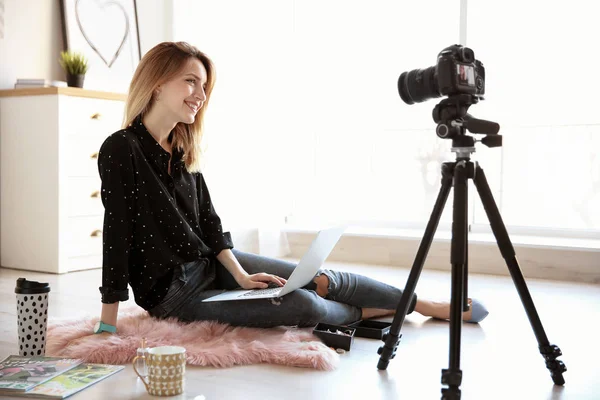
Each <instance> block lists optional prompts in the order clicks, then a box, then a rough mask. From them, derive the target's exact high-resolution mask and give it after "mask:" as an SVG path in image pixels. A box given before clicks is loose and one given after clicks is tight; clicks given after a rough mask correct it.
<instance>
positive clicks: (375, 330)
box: [348, 319, 392, 340]
mask: <svg viewBox="0 0 600 400" xmlns="http://www.w3.org/2000/svg"><path fill="white" fill-rule="evenodd" d="M391 326H392V323H391V322H382V321H371V320H369V319H365V320H362V321H357V322H354V323H352V324H350V325H348V327H349V328H354V329H356V333H355V334H354V335H355V336H358V337H364V338H369V339H379V340H381V339H382V338H383V335H385V334H386V333H389V332H390V328H391Z"/></svg>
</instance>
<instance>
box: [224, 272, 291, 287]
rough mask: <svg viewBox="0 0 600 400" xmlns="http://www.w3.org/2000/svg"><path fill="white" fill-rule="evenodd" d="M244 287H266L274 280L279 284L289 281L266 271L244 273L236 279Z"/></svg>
mask: <svg viewBox="0 0 600 400" xmlns="http://www.w3.org/2000/svg"><path fill="white" fill-rule="evenodd" d="M236 281H237V283H238V284H239V285H240V286H241V288H242V289H265V288H267V287H268V286H269V282H273V283H274V284H276V285H278V286H283V285H285V283H286V282H287V281H286V280H285V279H283V278H281V277H279V276H277V275H271V274H267V273H264V272H261V273H258V274H252V275H242V276H241V277H239V278H238V279H236Z"/></svg>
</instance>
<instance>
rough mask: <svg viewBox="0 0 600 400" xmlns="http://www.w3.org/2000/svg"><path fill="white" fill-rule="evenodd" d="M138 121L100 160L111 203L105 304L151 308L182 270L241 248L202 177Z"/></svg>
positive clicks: (110, 142)
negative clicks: (177, 270)
mask: <svg viewBox="0 0 600 400" xmlns="http://www.w3.org/2000/svg"><path fill="white" fill-rule="evenodd" d="M182 156H183V154H182V152H181V151H179V150H177V149H173V156H172V159H171V174H170V175H169V173H168V169H167V167H168V164H169V159H170V158H171V155H170V154H169V153H168V152H167V151H166V150H164V149H163V148H162V147H161V146H160V145H159V144H158V142H157V141H156V140H155V139H154V138H153V137H152V135H150V133H149V132H148V131H147V129H146V128H145V127H144V125H143V124H142V122H141V119H140V118H139V117H138V119H136V120H135V121H134V122H133V124H132V125H130V126H129V127H128V128H126V129H123V130H120V131H117V132H115V133H113V134H112V135H110V136H109V137H108V138H107V139H106V140H105V141H104V143H103V144H102V146H101V148H100V152H99V155H98V170H99V172H100V178H101V180H102V190H101V198H102V203H103V205H104V229H103V242H102V246H103V259H102V286H101V287H100V293H101V295H102V302H103V303H114V302H117V301H126V300H128V299H129V292H128V287H127V286H128V285H130V286H131V289H132V290H133V293H134V296H135V301H136V303H137V304H138V305H140V306H141V307H143V308H144V309H146V310H149V309H151V308H153V307H154V306H156V305H158V304H159V303H160V300H161V299H162V298H163V297H164V296H165V295H166V293H167V290H168V288H169V285H170V283H171V279H172V276H173V269H174V267H175V266H177V265H180V264H182V263H185V262H189V261H194V260H197V259H199V258H201V257H211V256H216V255H217V254H219V253H220V252H221V250H223V249H231V248H233V243H232V240H231V235H230V233H229V232H223V230H222V227H221V220H220V218H219V216H218V215H217V213H216V212H215V208H214V206H213V204H212V202H211V199H210V195H209V193H208V188H207V186H206V182H205V181H204V177H203V175H202V173H200V172H198V173H189V172H188V171H187V170H186V168H185V164H184V162H183V160H182Z"/></svg>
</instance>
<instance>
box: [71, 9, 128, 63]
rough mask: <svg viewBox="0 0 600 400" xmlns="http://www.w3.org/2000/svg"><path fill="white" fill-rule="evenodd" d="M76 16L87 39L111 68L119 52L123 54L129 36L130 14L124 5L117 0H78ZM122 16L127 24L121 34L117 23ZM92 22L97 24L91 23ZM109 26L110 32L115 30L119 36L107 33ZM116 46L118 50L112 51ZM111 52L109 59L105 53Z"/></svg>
mask: <svg viewBox="0 0 600 400" xmlns="http://www.w3.org/2000/svg"><path fill="white" fill-rule="evenodd" d="M93 8H95V9H93ZM75 18H76V19H77V25H78V26H79V30H80V31H81V34H82V35H83V37H84V38H85V41H86V42H88V44H89V45H90V47H91V48H92V50H94V51H95V52H96V54H98V56H99V57H100V58H101V59H102V61H104V63H105V64H106V66H108V68H110V67H111V66H112V65H113V63H114V62H115V61H116V60H117V58H118V57H119V54H121V51H122V50H123V46H124V45H125V41H126V40H127V36H129V16H128V15H127V11H125V8H123V5H122V4H120V3H117V2H115V1H106V2H103V3H98V2H97V1H90V0H76V1H75ZM122 18H123V19H124V22H125V24H124V25H123V27H124V30H123V35H122V36H121V35H119V34H118V32H120V29H118V28H117V26H118V25H117V23H118V20H121V19H122ZM82 19H83V22H82ZM92 22H93V23H94V24H95V26H92V25H91V23H92ZM84 25H86V28H84ZM94 28H96V29H94ZM107 28H108V29H109V30H110V31H109V32H115V33H116V34H117V36H115V35H110V34H107V31H106V29H107ZM86 30H87V31H86ZM90 36H93V37H94V39H95V40H96V43H94V42H93V41H92V39H91V38H90ZM119 42H120V43H119ZM117 44H118V46H117ZM115 48H116V51H114V53H112V51H111V49H115ZM111 53H112V56H111V57H110V61H107V59H108V57H105V55H110V54H111Z"/></svg>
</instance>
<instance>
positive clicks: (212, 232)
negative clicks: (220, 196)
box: [197, 173, 233, 255]
mask: <svg viewBox="0 0 600 400" xmlns="http://www.w3.org/2000/svg"><path fill="white" fill-rule="evenodd" d="M197 186H198V202H199V206H200V229H201V230H202V232H203V236H204V237H203V239H204V240H206V244H207V245H208V246H209V247H210V248H211V249H212V251H213V253H214V254H215V255H218V254H219V253H220V252H221V251H222V250H224V249H233V240H231V233H229V232H223V227H222V225H221V218H219V216H218V215H217V212H216V211H215V208H214V206H213V204H212V201H211V199H210V194H209V192H208V187H207V185H206V181H205V180H204V176H203V175H202V173H198V185H197Z"/></svg>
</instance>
